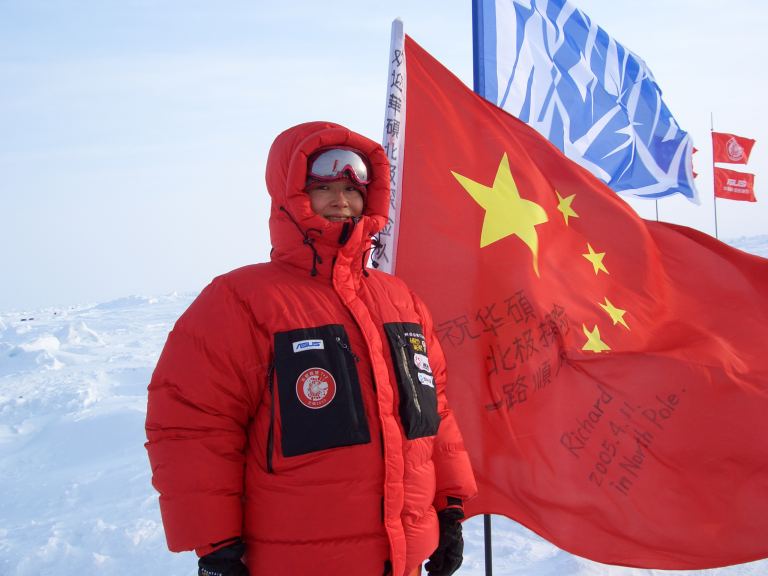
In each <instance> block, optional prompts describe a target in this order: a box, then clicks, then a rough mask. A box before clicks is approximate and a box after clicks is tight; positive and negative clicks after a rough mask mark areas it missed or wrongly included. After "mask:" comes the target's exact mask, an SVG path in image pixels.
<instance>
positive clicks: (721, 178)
mask: <svg viewBox="0 0 768 576" xmlns="http://www.w3.org/2000/svg"><path fill="white" fill-rule="evenodd" d="M715 196H717V197H718V198H728V199H729V200H743V201H745V202H757V200H756V199H755V175H754V174H750V173H748V172H737V171H736V170H728V169H726V168H715Z"/></svg>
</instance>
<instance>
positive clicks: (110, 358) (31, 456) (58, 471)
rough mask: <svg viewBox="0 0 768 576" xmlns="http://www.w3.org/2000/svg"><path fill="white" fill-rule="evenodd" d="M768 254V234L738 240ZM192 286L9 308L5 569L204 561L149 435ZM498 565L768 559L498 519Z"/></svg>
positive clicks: (720, 574)
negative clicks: (589, 546) (162, 481)
mask: <svg viewBox="0 0 768 576" xmlns="http://www.w3.org/2000/svg"><path fill="white" fill-rule="evenodd" d="M731 243H732V244H734V245H736V246H737V247H739V248H741V249H743V250H746V251H748V252H751V253H754V254H758V255H762V256H766V257H768V236H759V237H750V238H740V239H737V240H733V241H731ZM194 296H195V295H194V294H175V293H174V294H169V295H166V296H161V297H156V298H146V297H142V296H128V297H125V298H120V299H118V300H113V301H110V302H104V303H99V304H95V305H82V306H72V307H69V308H67V309H44V310H37V311H34V312H33V313H30V312H15V311H9V312H5V313H1V312H0V494H2V498H1V499H0V574H2V575H3V576H33V575H34V576H40V575H47V574H51V575H53V574H55V575H56V576H75V575H77V576H80V575H83V574H99V575H105V576H109V575H114V576H127V575H129V574H163V575H164V576H182V575H184V576H188V575H190V574H194V573H195V572H196V557H195V555H194V554H193V553H185V554H172V553H170V552H168V550H167V549H166V546H165V538H164V535H163V528H162V523H161V520H160V512H159V508H158V499H157V494H156V492H155V491H154V489H153V488H152V486H151V483H150V468H149V463H148V460H147V456H146V452H145V450H144V446H143V443H144V441H145V437H144V417H145V413H146V387H147V383H148V382H149V379H150V375H151V373H152V370H153V368H154V365H155V363H156V362H157V358H158V356H159V354H160V350H161V349H162V346H163V343H164V342H165V338H166V336H167V333H168V331H169V330H170V329H171V327H172V325H173V323H174V322H175V320H176V318H178V316H179V315H180V314H181V313H182V312H183V311H184V310H185V309H186V307H187V306H188V305H189V304H190V303H191V302H192V300H193V299H194ZM464 531H465V542H466V549H465V560H464V566H463V567H462V568H461V570H460V571H459V572H458V574H459V575H461V576H480V575H482V574H484V564H483V558H484V550H483V522H482V518H473V519H471V520H469V521H467V522H466V523H465V525H464ZM493 552H494V565H493V571H494V574H495V575H497V576H522V575H526V576H527V575H536V576H555V575H561V574H568V575H571V576H640V575H642V576H651V575H654V576H659V575H661V574H679V575H681V576H683V575H694V574H696V575H704V574H706V575H707V576H756V575H757V574H766V573H768V560H766V561H760V562H753V563H750V564H743V565H740V566H733V567H728V568H721V569H715V570H706V571H680V572H674V573H668V572H664V571H661V570H639V569H630V568H621V567H615V566H606V565H602V564H597V563H594V562H590V561H588V560H585V559H583V558H579V557H576V556H573V555H571V554H568V553H566V552H563V551H562V550H559V549H558V548H556V547H555V546H553V545H551V544H549V543H548V542H546V541H544V540H542V539H541V538H539V537H538V536H536V535H535V534H533V533H531V532H530V531H528V530H526V529H525V528H523V527H521V526H520V525H518V524H516V523H515V522H513V521H511V520H508V519H505V518H501V517H496V516H494V518H493Z"/></svg>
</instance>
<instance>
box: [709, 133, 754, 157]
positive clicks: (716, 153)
mask: <svg viewBox="0 0 768 576" xmlns="http://www.w3.org/2000/svg"><path fill="white" fill-rule="evenodd" d="M754 145H755V141H754V140H752V139H751V138H744V137H743V136H735V135H734V134H726V133H725V132H712V157H713V158H714V162H727V163H729V164H746V163H747V162H748V161H749V154H750V153H751V152H752V146H754Z"/></svg>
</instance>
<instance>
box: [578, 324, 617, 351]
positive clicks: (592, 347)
mask: <svg viewBox="0 0 768 576" xmlns="http://www.w3.org/2000/svg"><path fill="white" fill-rule="evenodd" d="M581 329H582V330H583V331H584V335H585V336H586V337H587V342H586V344H584V346H582V347H581V349H582V350H589V351H590V352H594V353H596V354H599V353H600V352H604V351H606V350H610V349H611V347H610V346H608V344H606V343H605V342H603V341H602V339H601V338H600V329H599V328H598V327H597V324H595V327H594V328H593V329H592V331H589V330H587V326H586V324H582V325H581Z"/></svg>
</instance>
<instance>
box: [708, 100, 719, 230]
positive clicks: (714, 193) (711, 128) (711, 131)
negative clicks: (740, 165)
mask: <svg viewBox="0 0 768 576" xmlns="http://www.w3.org/2000/svg"><path fill="white" fill-rule="evenodd" d="M714 132H715V119H714V114H713V113H712V112H710V113H709V134H710V138H709V141H710V142H714V140H713V138H714ZM712 200H713V205H714V209H715V238H718V235H717V190H715V146H714V143H713V144H712Z"/></svg>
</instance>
